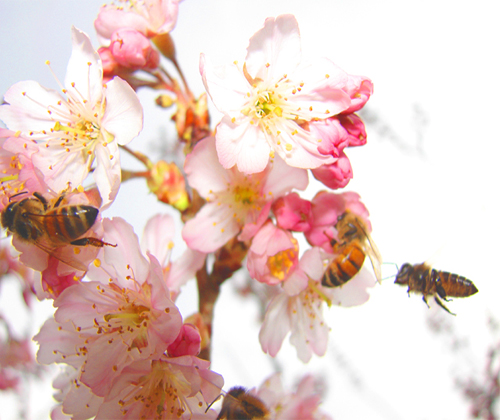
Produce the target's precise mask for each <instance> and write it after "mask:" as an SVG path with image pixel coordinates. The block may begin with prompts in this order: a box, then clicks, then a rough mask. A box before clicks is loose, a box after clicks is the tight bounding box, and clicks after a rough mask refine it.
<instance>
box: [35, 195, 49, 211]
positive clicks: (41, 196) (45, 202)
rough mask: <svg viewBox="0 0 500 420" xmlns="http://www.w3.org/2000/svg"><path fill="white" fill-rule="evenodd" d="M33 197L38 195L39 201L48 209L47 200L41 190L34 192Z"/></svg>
mask: <svg viewBox="0 0 500 420" xmlns="http://www.w3.org/2000/svg"><path fill="white" fill-rule="evenodd" d="M33 197H36V198H37V199H38V201H40V203H42V204H43V208H44V209H45V210H47V200H46V199H45V197H44V196H43V195H42V194H40V193H39V192H34V193H33Z"/></svg>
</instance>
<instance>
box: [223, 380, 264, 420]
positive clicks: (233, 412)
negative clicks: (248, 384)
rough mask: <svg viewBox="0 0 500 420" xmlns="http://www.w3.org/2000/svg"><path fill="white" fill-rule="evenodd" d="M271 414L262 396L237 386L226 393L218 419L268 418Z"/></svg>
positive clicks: (245, 419)
mask: <svg viewBox="0 0 500 420" xmlns="http://www.w3.org/2000/svg"><path fill="white" fill-rule="evenodd" d="M270 415H271V414H270V412H269V409H268V408H267V407H266V405H265V404H264V403H263V402H262V401H261V400H260V398H258V397H256V396H255V395H252V394H250V393H249V392H248V391H247V390H246V389H245V388H243V387H241V386H235V387H233V388H231V389H230V390H229V391H228V393H227V394H226V395H225V397H224V401H223V402H222V408H221V410H220V413H219V416H218V417H217V420H268V419H270Z"/></svg>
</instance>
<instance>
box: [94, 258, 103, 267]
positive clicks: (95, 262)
mask: <svg viewBox="0 0 500 420" xmlns="http://www.w3.org/2000/svg"><path fill="white" fill-rule="evenodd" d="M94 265H95V266H96V267H100V266H101V260H100V259H99V258H96V259H95V260H94Z"/></svg>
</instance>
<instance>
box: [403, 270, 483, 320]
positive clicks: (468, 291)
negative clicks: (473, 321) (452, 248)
mask: <svg viewBox="0 0 500 420" xmlns="http://www.w3.org/2000/svg"><path fill="white" fill-rule="evenodd" d="M395 283H396V284H400V285H402V286H404V285H408V295H410V292H414V293H421V294H422V295H423V296H422V299H423V301H424V302H425V304H426V305H427V306H429V304H428V303H427V297H428V296H434V300H435V301H436V303H437V304H438V305H439V306H441V308H443V309H444V310H445V311H446V312H448V313H450V314H452V315H455V314H454V313H452V312H450V310H449V309H448V308H447V307H446V306H445V305H444V303H443V302H442V301H441V300H440V299H439V298H441V299H443V300H444V301H446V302H449V299H447V297H467V296H471V295H473V294H475V293H477V292H478V290H477V288H476V286H474V283H472V281H470V280H468V279H466V278H465V277H462V276H459V275H458V274H453V273H447V272H446V271H440V270H436V269H434V268H432V267H430V266H429V265H428V264H426V263H422V264H415V265H412V264H409V263H406V264H403V265H402V267H401V268H400V269H399V271H398V274H396V281H395Z"/></svg>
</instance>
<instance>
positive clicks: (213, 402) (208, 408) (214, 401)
mask: <svg viewBox="0 0 500 420" xmlns="http://www.w3.org/2000/svg"><path fill="white" fill-rule="evenodd" d="M222 396H223V394H219V395H218V396H217V398H216V399H215V400H213V401H212V402H211V403H210V405H209V406H208V407H207V409H206V410H205V414H206V413H207V411H208V410H210V407H212V405H214V404H215V403H216V402H217V401H218V400H219V398H220V397H222Z"/></svg>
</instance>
